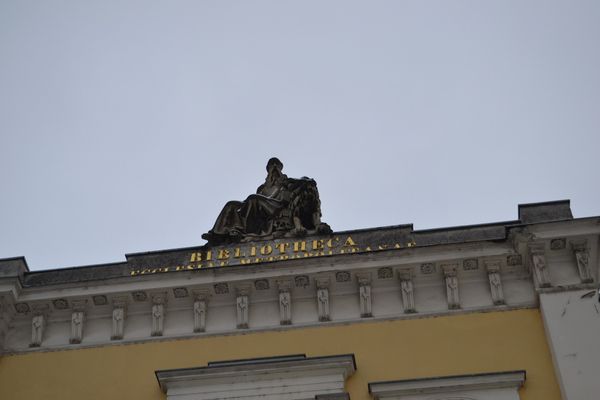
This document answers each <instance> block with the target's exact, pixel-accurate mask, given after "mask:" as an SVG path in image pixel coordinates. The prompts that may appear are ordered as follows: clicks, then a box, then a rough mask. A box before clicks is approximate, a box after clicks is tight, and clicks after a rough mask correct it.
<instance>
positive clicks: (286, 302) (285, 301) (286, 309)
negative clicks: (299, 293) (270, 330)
mask: <svg viewBox="0 0 600 400" xmlns="http://www.w3.org/2000/svg"><path fill="white" fill-rule="evenodd" d="M279 321H280V324H281V325H290V324H291V323H292V296H291V295H290V292H289V291H281V292H279Z"/></svg>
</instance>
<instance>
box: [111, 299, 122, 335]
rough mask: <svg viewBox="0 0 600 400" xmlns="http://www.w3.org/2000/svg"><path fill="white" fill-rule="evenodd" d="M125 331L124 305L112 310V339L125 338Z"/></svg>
mask: <svg viewBox="0 0 600 400" xmlns="http://www.w3.org/2000/svg"><path fill="white" fill-rule="evenodd" d="M124 332H125V309H124V308H123V307H116V308H115V309H113V312H112V334H111V336H110V339H111V340H120V339H123V334H124Z"/></svg>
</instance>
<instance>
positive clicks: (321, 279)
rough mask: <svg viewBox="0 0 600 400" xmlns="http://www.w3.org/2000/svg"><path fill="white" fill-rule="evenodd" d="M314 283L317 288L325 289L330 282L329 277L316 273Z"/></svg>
mask: <svg viewBox="0 0 600 400" xmlns="http://www.w3.org/2000/svg"><path fill="white" fill-rule="evenodd" d="M315 283H316V285H317V289H327V288H329V284H330V283H331V278H330V277H329V275H318V276H317V277H316V278H315Z"/></svg>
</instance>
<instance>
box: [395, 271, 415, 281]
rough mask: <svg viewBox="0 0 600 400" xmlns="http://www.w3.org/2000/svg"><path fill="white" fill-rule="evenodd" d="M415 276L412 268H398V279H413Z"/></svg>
mask: <svg viewBox="0 0 600 400" xmlns="http://www.w3.org/2000/svg"><path fill="white" fill-rule="evenodd" d="M413 277H414V272H413V270H412V268H402V269H398V279H399V280H400V281H411V280H412V279H413Z"/></svg>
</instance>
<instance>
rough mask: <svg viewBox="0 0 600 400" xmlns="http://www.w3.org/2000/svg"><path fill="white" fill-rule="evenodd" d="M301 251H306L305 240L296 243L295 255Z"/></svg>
mask: <svg viewBox="0 0 600 400" xmlns="http://www.w3.org/2000/svg"><path fill="white" fill-rule="evenodd" d="M299 251H306V242H305V241H304V240H303V241H301V242H294V253H297V252H299Z"/></svg>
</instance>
